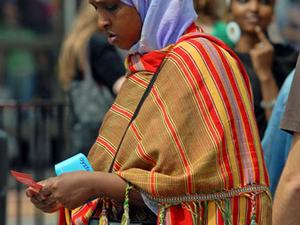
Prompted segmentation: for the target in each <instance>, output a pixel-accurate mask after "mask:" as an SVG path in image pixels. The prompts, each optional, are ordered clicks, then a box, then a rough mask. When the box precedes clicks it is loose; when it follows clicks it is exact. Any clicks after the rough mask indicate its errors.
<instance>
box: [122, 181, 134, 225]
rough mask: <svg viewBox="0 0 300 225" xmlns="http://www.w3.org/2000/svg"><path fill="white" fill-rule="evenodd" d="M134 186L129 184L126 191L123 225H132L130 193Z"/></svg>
mask: <svg viewBox="0 0 300 225" xmlns="http://www.w3.org/2000/svg"><path fill="white" fill-rule="evenodd" d="M131 188H132V186H131V185H130V184H127V187H126V191H125V200H124V205H123V207H124V213H123V215H122V220H121V225H130V218H129V192H130V190H131Z"/></svg>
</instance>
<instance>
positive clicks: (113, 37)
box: [106, 31, 117, 44]
mask: <svg viewBox="0 0 300 225" xmlns="http://www.w3.org/2000/svg"><path fill="white" fill-rule="evenodd" d="M106 34H107V38H108V42H109V43H110V44H113V43H114V42H115V41H116V39H117V35H116V34H115V33H113V32H110V31H108V32H106Z"/></svg>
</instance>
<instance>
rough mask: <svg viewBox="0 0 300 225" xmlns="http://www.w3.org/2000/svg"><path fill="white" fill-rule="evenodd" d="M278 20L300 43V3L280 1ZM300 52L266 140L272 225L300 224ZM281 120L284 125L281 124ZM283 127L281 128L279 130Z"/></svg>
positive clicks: (291, 40)
mask: <svg viewBox="0 0 300 225" xmlns="http://www.w3.org/2000/svg"><path fill="white" fill-rule="evenodd" d="M276 11H277V13H276V15H277V21H278V24H279V28H280V31H281V33H282V36H283V37H284V38H285V40H286V42H288V43H291V44H292V45H293V46H294V47H295V48H297V49H299V46H300V20H299V18H300V2H299V1H294V0H279V1H278V2H277V10H276ZM299 90H300V55H299V57H298V63H297V66H296V69H295V70H294V71H293V72H292V73H291V74H290V75H289V76H288V78H287V79H286V81H285V84H284V85H283V87H282V89H281V90H280V93H279V96H278V101H277V102H276V105H275V108H274V111H273V113H272V117H271V119H270V124H269V125H268V128H267V130H266V134H265V137H264V139H263V147H264V152H265V154H264V155H265V160H266V164H267V168H268V171H269V173H270V180H271V190H272V191H273V193H274V192H275V198H274V204H273V216H272V217H273V218H272V221H273V225H280V224H286V225H294V224H299V223H300V216H299V213H298V212H299V210H300V208H299V200H300V195H299V188H300V183H299V180H300V179H299V175H300V173H299V160H300V155H299V150H300V120H299V116H300V111H299V98H300V93H299ZM280 121H281V124H280ZM280 128H281V129H282V130H280Z"/></svg>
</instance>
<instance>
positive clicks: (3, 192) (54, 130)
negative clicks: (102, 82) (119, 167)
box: [0, 0, 79, 225]
mask: <svg viewBox="0 0 300 225" xmlns="http://www.w3.org/2000/svg"><path fill="white" fill-rule="evenodd" d="M78 7H79V1H75V0H68V1H61V0H0V155H1V157H0V224H1V225H5V224H7V225H14V224H16V225H20V224H38V225H43V224H57V215H56V214H53V215H52V214H51V215H44V214H41V213H40V212H38V211H36V210H35V209H34V208H33V207H32V206H31V204H30V202H29V201H28V200H27V199H26V198H25V194H24V189H25V187H24V186H23V185H20V184H18V183H17V182H16V181H15V180H14V179H12V178H11V177H10V176H9V173H8V171H9V170H17V171H22V172H27V173H30V174H32V175H33V177H34V178H35V179H36V180H40V179H43V178H44V177H48V176H50V175H54V173H53V166H54V164H55V163H56V162H58V161H61V160H62V159H64V158H66V157H68V156H69V155H70V154H71V153H70V152H67V150H66V149H68V147H67V146H68V140H67V139H66V137H67V134H66V132H68V131H67V130H68V129H66V114H67V112H66V111H67V107H66V101H65V97H64V94H63V91H62V90H61V88H60V85H59V83H58V75H57V70H58V62H57V61H58V60H57V59H58V55H59V50H60V47H61V43H62V40H63V37H64V35H65V34H66V32H67V31H68V29H69V28H70V27H71V23H72V22H73V20H74V17H75V14H76V12H77V9H78Z"/></svg>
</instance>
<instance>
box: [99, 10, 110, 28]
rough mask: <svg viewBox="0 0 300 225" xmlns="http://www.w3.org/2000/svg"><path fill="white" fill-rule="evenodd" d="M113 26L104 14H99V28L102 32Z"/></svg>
mask: <svg viewBox="0 0 300 225" xmlns="http://www.w3.org/2000/svg"><path fill="white" fill-rule="evenodd" d="M110 25H111V21H110V19H109V17H108V16H106V15H105V13H104V12H99V16H98V27H99V29H100V30H106V29H107V28H108V27H109V26H110Z"/></svg>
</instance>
